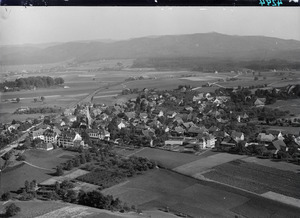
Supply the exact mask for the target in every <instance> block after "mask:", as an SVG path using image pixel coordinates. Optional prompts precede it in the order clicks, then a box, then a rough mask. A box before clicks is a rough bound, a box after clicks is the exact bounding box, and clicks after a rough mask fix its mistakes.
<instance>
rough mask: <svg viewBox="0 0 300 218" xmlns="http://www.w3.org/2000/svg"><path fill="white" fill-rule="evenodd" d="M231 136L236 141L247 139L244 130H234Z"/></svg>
mask: <svg viewBox="0 0 300 218" xmlns="http://www.w3.org/2000/svg"><path fill="white" fill-rule="evenodd" d="M231 138H232V139H233V140H234V141H236V142H240V141H243V140H245V136H244V133H242V132H237V131H235V130H234V131H232V133H231Z"/></svg>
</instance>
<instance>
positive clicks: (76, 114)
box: [31, 87, 300, 151]
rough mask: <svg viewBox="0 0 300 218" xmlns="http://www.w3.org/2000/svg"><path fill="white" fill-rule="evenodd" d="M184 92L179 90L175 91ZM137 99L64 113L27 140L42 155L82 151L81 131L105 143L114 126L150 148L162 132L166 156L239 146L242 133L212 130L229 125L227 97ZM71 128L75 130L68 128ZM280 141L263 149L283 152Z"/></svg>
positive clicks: (149, 95) (242, 118)
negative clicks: (169, 152) (57, 148)
mask: <svg viewBox="0 0 300 218" xmlns="http://www.w3.org/2000/svg"><path fill="white" fill-rule="evenodd" d="M185 91H186V88H185V87H182V88H181V90H179V92H185ZM143 93H146V94H145V95H141V96H140V97H139V98H132V99H130V100H128V102H126V103H120V104H115V105H114V106H106V105H95V104H94V105H93V104H90V105H81V106H77V107H76V108H69V109H66V110H65V111H64V112H63V114H62V116H59V117H58V116H56V117H55V118H52V119H51V120H50V124H51V125H44V126H40V127H39V128H38V129H33V130H32V131H31V137H32V138H33V139H35V138H39V139H41V143H40V144H39V145H38V146H37V147H38V148H41V149H45V150H49V149H52V148H53V144H56V145H58V146H61V147H64V148H70V147H78V146H84V145H85V144H86V142H85V141H84V140H85V139H83V136H82V134H81V130H82V129H84V132H86V133H87V134H88V136H89V138H90V139H91V140H108V141H109V140H110V138H111V133H112V132H111V133H110V132H109V131H108V129H109V128H108V127H109V125H110V124H111V122H112V121H113V120H116V127H117V129H118V130H121V129H123V128H134V130H135V131H134V132H135V134H137V135H141V136H144V137H146V138H148V139H149V144H148V146H156V145H158V144H154V141H157V140H155V139H157V138H159V134H158V133H157V130H160V131H158V132H163V133H164V134H165V135H168V138H167V139H166V140H165V141H164V143H163V144H159V146H163V148H165V149H168V150H177V149H178V147H180V146H181V147H184V148H185V149H186V151H192V150H197V149H205V148H213V147H214V146H215V144H216V141H217V140H218V141H220V144H221V146H224V147H230V146H236V145H237V144H238V143H239V142H241V141H245V135H244V133H242V132H237V131H228V132H224V131H220V129H219V128H218V127H217V126H219V125H217V124H220V125H226V124H227V123H229V122H230V120H229V119H226V116H228V114H227V112H226V111H225V109H226V102H228V101H230V97H229V96H216V97H214V96H212V95H211V94H209V93H206V94H204V93H199V94H197V95H195V96H193V97H192V101H191V102H189V103H186V102H184V100H183V99H182V98H180V97H178V96H180V95H174V94H172V92H170V93H171V94H170V93H169V92H158V91H150V90H147V89H144V90H143ZM142 96H143V97H142ZM181 96H182V95H181ZM166 101H171V102H174V104H175V105H178V106H179V107H178V110H167V109H166V108H165V107H164V105H163V104H164V102H166ZM262 103H264V100H263V99H257V100H256V101H255V103H254V104H255V105H254V106H257V107H261V106H262ZM141 111H142V112H141ZM233 116H235V118H236V120H237V123H238V124H241V125H243V124H245V123H246V122H248V121H249V116H248V115H247V114H246V113H244V112H241V113H240V114H234V115H233ZM205 121H213V122H211V123H212V125H211V126H210V128H206V127H207V125H206V127H205V126H204V125H203V123H204V122H205ZM74 123H77V124H78V125H76V127H74V125H73V124H74ZM282 137H283V136H281V137H279V138H278V137H277V138H276V137H275V138H274V139H272V140H271V143H269V142H268V143H265V144H266V146H269V145H270V144H272V146H275V147H276V148H278V145H279V146H281V147H282V146H284V144H283V143H284V142H283V139H282ZM263 138H264V137H262V138H261V135H259V138H257V140H258V141H260V142H264V141H263V140H264V139H263ZM296 139H299V137H298V138H296ZM296 139H295V142H296V143H298V145H300V140H298V141H297V140H296ZM114 140H118V139H115V138H114ZM278 140H279V141H278ZM282 142H283V143H282ZM51 145H52V146H51ZM277 150H278V149H277Z"/></svg>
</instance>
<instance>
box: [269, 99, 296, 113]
mask: <svg viewBox="0 0 300 218" xmlns="http://www.w3.org/2000/svg"><path fill="white" fill-rule="evenodd" d="M266 107H268V108H272V109H278V110H281V111H290V113H291V114H295V116H300V99H299V98H298V99H289V100H277V101H276V102H275V103H274V104H271V105H266Z"/></svg>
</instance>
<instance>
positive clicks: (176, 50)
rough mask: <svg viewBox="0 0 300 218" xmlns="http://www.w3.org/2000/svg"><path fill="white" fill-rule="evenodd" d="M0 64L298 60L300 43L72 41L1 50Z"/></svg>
mask: <svg viewBox="0 0 300 218" xmlns="http://www.w3.org/2000/svg"><path fill="white" fill-rule="evenodd" d="M0 49H1V53H0V64H3V65H5V64H33V63H51V62H58V61H64V60H69V59H76V60H77V61H81V62H84V61H91V60H99V59H118V58H130V59H131V58H133V59H136V58H154V57H155V58H180V57H185V58H217V59H224V60H234V61H251V60H270V59H281V60H287V61H297V58H298V57H299V56H300V41H296V40H283V39H278V38H272V37H263V36H231V35H224V34H219V33H201V34H200V33H199V34H190V35H168V36H157V37H142V38H135V39H130V40H123V41H115V42H108V43H106V42H99V41H90V42H89V41H85V42H70V43H60V44H57V45H54V46H49V47H46V48H45V47H33V46H24V47H22V46H15V47H13V46H9V47H2V48H0Z"/></svg>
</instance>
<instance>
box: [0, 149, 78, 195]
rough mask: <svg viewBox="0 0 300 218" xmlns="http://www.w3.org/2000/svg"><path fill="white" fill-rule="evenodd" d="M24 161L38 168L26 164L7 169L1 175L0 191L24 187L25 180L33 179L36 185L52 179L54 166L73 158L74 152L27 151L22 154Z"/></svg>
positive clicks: (60, 150) (59, 150)
mask: <svg viewBox="0 0 300 218" xmlns="http://www.w3.org/2000/svg"><path fill="white" fill-rule="evenodd" d="M24 156H25V157H26V161H27V162H28V163H30V164H33V165H35V166H37V167H40V168H45V169H40V168H37V167H33V166H30V165H28V164H24V163H22V164H20V165H18V166H15V167H13V168H12V169H9V168H7V169H6V170H5V171H4V172H2V174H1V183H2V184H1V185H2V186H1V190H2V191H16V190H18V189H19V188H21V187H23V186H24V182H25V181H26V180H28V181H32V180H33V179H35V180H36V181H37V182H38V183H40V182H42V181H45V180H47V179H49V178H51V177H52V173H54V172H55V169H56V166H57V165H59V164H60V163H63V162H66V160H68V159H71V158H73V156H74V152H71V151H65V150H62V149H55V150H51V151H42V150H27V151H25V152H24ZM47 169H48V170H47Z"/></svg>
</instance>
